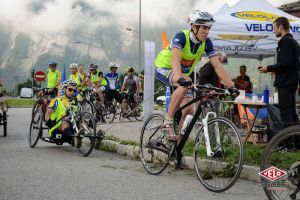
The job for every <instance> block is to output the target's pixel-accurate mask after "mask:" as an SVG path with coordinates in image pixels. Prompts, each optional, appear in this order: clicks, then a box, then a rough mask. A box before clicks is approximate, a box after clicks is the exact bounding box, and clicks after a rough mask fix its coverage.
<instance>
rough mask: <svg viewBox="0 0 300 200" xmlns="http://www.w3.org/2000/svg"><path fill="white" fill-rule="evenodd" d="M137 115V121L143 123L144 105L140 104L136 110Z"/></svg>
mask: <svg viewBox="0 0 300 200" xmlns="http://www.w3.org/2000/svg"><path fill="white" fill-rule="evenodd" d="M135 113H136V115H135V116H134V117H135V119H136V120H137V121H142V120H143V119H144V110H143V105H142V104H138V105H137V106H136V108H135Z"/></svg>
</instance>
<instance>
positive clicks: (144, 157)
mask: <svg viewBox="0 0 300 200" xmlns="http://www.w3.org/2000/svg"><path fill="white" fill-rule="evenodd" d="M163 121H164V117H163V116H162V115H160V114H153V115H151V116H150V117H149V118H148V119H147V120H146V122H145V124H144V126H143V128H142V132H141V136H140V159H141V161H142V163H143V166H144V168H145V169H146V171H147V172H148V173H149V174H152V175H158V174H160V173H162V172H163V171H164V170H165V169H166V167H167V166H168V163H169V152H170V149H171V148H172V145H174V143H172V144H169V141H167V140H166V139H165V134H164V133H163V132H162V131H161V130H160V126H161V124H162V123H163Z"/></svg>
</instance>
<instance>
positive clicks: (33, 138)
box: [28, 109, 43, 148]
mask: <svg viewBox="0 0 300 200" xmlns="http://www.w3.org/2000/svg"><path fill="white" fill-rule="evenodd" d="M36 118H37V119H36ZM42 119H43V113H42V111H41V110H40V109H37V110H36V111H35V112H34V114H33V118H32V119H31V122H30V128H29V134H28V143H29V146H30V147H31V148H34V147H35V146H36V144H37V143H38V140H39V138H40V137H41V135H42V132H43V127H42V125H43V120H42ZM34 130H37V131H36V132H35V135H33V131H34Z"/></svg>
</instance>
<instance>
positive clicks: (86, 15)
mask: <svg viewBox="0 0 300 200" xmlns="http://www.w3.org/2000/svg"><path fill="white" fill-rule="evenodd" d="M293 1H294V0H281V1H280V2H279V1H278V0H269V2H271V3H272V4H273V5H275V6H279V5H282V4H284V3H289V2H293ZM237 2H238V0H227V1H222V0H198V1H196V0H185V1H174V0H164V1H161V0H150V1H145V0H142V23H143V24H142V25H143V27H167V26H168V24H179V25H184V24H185V23H186V19H187V16H188V14H189V12H190V11H191V10H192V9H201V8H204V7H205V10H206V11H209V12H212V13H214V12H216V11H217V10H218V9H219V8H221V7H222V6H223V4H224V3H227V4H229V5H230V6H232V5H234V4H235V3H237ZM0 20H1V21H2V23H6V24H9V25H10V26H12V27H13V28H14V29H16V30H18V31H22V32H25V33H31V32H34V31H36V32H39V33H43V34H47V35H51V34H57V33H60V32H68V31H69V30H72V29H76V28H79V27H83V28H84V31H86V32H93V30H94V29H95V28H96V27H99V26H100V27H103V28H105V27H107V26H110V27H116V28H117V29H120V28H121V27H126V26H127V27H132V28H137V27H138V20H139V0H64V1H61V0H9V1H7V0H0Z"/></svg>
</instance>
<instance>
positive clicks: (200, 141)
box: [194, 117, 244, 192]
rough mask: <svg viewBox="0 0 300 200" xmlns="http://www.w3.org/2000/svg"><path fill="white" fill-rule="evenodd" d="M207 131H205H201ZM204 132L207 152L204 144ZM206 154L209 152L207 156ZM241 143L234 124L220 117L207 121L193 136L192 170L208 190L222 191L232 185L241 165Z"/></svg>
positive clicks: (240, 169)
mask: <svg viewBox="0 0 300 200" xmlns="http://www.w3.org/2000/svg"><path fill="white" fill-rule="evenodd" d="M205 130H207V131H205ZM205 132H206V133H207V134H208V138H209V141H210V147H211V152H209V151H208V148H207V147H206V145H207V144H208V141H207V140H206V139H205ZM208 154H209V155H208ZM243 159H244V158H243V144H242V141H241V138H240V135H239V133H238V131H237V128H236V126H235V125H234V124H233V123H232V122H231V121H229V120H228V119H226V118H224V117H217V118H212V119H210V120H208V122H207V126H202V127H201V129H200V131H199V133H198V134H197V136H196V139H195V145H194V160H195V164H194V167H195V171H196V174H197V176H198V179H199V181H200V183H201V184H202V185H203V186H204V187H205V188H206V189H208V190H209V191H212V192H223V191H226V190H228V189H229V188H231V187H232V186H233V184H234V183H235V182H236V180H237V179H238V178H239V176H240V173H241V171H242V167H243Z"/></svg>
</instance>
